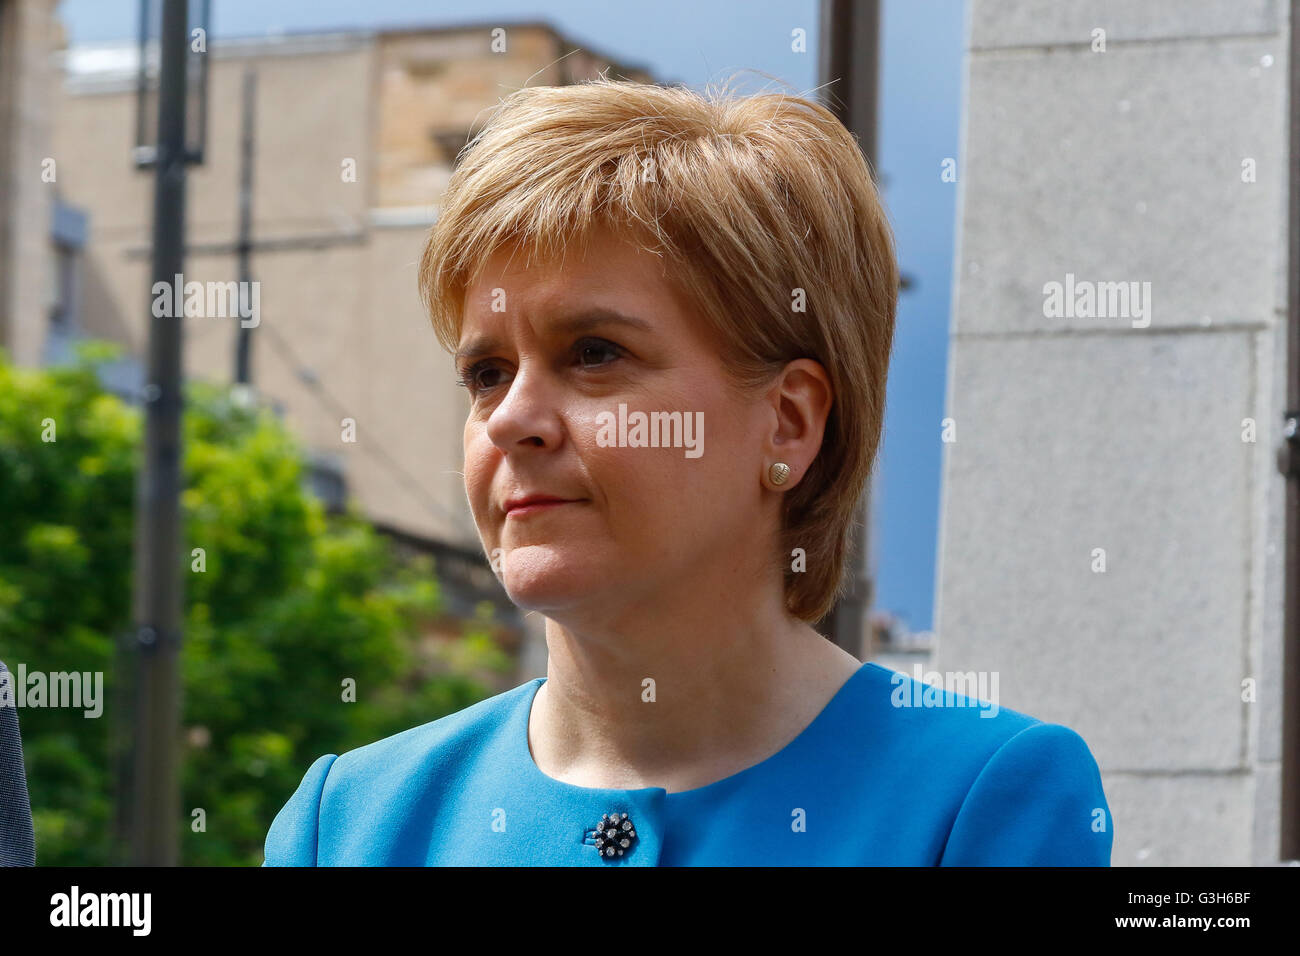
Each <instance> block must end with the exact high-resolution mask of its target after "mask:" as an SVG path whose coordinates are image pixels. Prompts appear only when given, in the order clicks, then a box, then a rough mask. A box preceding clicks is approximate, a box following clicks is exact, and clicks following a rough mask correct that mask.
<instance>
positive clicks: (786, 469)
mask: <svg viewBox="0 0 1300 956" xmlns="http://www.w3.org/2000/svg"><path fill="white" fill-rule="evenodd" d="M767 477H768V480H770V481H771V482H772V484H774V485H784V484H785V481H786V479H787V478H789V477H790V466H789V465H787V464H786V463H785V462H783V461H777V462H773V463H772V465H771V467H769V468H768V469H767Z"/></svg>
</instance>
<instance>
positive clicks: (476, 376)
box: [459, 362, 501, 395]
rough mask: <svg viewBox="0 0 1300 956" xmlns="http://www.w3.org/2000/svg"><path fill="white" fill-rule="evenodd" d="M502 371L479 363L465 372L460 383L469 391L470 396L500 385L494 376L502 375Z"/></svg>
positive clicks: (493, 366)
mask: <svg viewBox="0 0 1300 956" xmlns="http://www.w3.org/2000/svg"><path fill="white" fill-rule="evenodd" d="M500 371H501V369H499V368H497V367H496V366H495V365H489V364H487V363H484V362H478V363H476V364H474V365H471V366H470V367H469V368H468V369H466V370H465V371H464V373H463V374H462V375H461V377H460V380H459V383H460V384H461V385H463V386H465V387H466V388H467V389H469V391H470V394H471V395H473V394H476V393H478V392H481V391H483V390H484V389H488V388H491V387H492V386H494V385H497V384H499V383H498V382H497V381H496V380H495V379H493V378H492V374H493V373H494V372H495V373H500ZM485 376H486V378H485Z"/></svg>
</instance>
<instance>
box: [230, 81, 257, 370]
mask: <svg viewBox="0 0 1300 956" xmlns="http://www.w3.org/2000/svg"><path fill="white" fill-rule="evenodd" d="M256 99H257V73H256V72H254V71H253V69H252V67H249V68H248V69H246V70H245V71H244V132H243V137H242V141H241V144H240V151H239V162H240V166H239V245H238V249H239V281H240V283H241V285H240V288H241V289H246V288H248V286H247V284H246V283H249V282H251V281H252V275H251V267H250V265H249V254H250V253H251V252H252V249H253V120H254V112H253V111H254V107H255V104H256ZM252 333H253V330H252V328H251V327H249V326H247V325H245V324H244V323H243V322H240V323H239V333H238V335H239V338H238V344H237V346H236V349H235V382H236V383H238V384H240V385H247V384H248V382H249V380H250V379H249V353H250V351H251V349H252V345H253V335H252Z"/></svg>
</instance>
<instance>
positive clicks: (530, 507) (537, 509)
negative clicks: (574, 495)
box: [506, 498, 578, 518]
mask: <svg viewBox="0 0 1300 956" xmlns="http://www.w3.org/2000/svg"><path fill="white" fill-rule="evenodd" d="M577 503H578V502H577V501H565V500H561V499H559V498H547V499H538V500H536V501H523V502H520V503H519V504H516V505H511V506H510V508H509V509H508V510H507V511H506V517H507V518H525V517H527V516H528V515H533V514H540V513H541V512H543V511H550V510H551V509H553V508H558V507H559V506H560V505H574V504H577Z"/></svg>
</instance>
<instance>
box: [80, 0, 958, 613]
mask: <svg viewBox="0 0 1300 956" xmlns="http://www.w3.org/2000/svg"><path fill="white" fill-rule="evenodd" d="M883 6H884V22H883V57H882V77H881V104H880V105H881V117H880V138H879V144H880V157H879V163H878V166H879V170H880V173H881V178H882V180H883V184H884V192H885V201H886V205H887V206H888V208H889V212H890V218H891V220H892V222H893V224H894V229H895V234H896V236H897V239H898V250H899V258H900V262H901V266H902V269H903V272H904V273H905V274H906V275H908V276H909V278H910V279H911V280H912V283H913V287H912V288H911V289H910V290H908V291H907V292H905V293H904V294H903V295H902V297H901V298H900V301H899V312H898V329H897V332H896V335H895V340H894V355H893V361H892V365H891V369H890V378H889V393H888V399H887V410H886V416H885V438H884V444H883V450H882V453H881V460H880V463H879V465H878V467H877V472H876V483H875V487H874V497H873V502H872V504H873V507H872V513H873V542H872V550H873V565H874V567H875V569H876V575H877V578H876V604H877V606H878V607H880V608H882V609H885V610H888V611H891V612H893V613H894V614H897V615H898V616H899V617H900V618H902V619H903V620H904V621H905V622H906V623H907V625H908V627H909V628H910V629H911V630H913V631H920V630H928V629H929V628H931V627H932V622H933V610H934V586H935V580H934V572H935V546H936V543H937V535H938V518H939V479H940V465H941V462H942V445H941V444H940V442H939V424H940V421H941V419H942V418H943V415H944V395H945V391H946V381H945V376H946V370H947V363H948V322H949V306H950V300H951V294H950V293H951V272H952V255H953V240H954V227H955V218H954V217H955V201H956V189H957V186H956V184H955V183H945V182H942V181H941V179H940V169H941V164H942V162H943V160H944V158H945V157H953V158H954V159H958V160H960V157H959V156H958V151H957V150H958V137H959V133H960V108H961V84H962V72H963V69H962V68H963V36H964V19H965V2H964V0H884V4H883ZM136 8H137V3H136V0H62V2H61V3H60V5H59V13H60V15H61V17H62V19H63V22H64V24H65V25H66V27H67V30H68V39H69V42H71V43H96V42H106V41H112V40H128V39H131V38H133V37H134V36H135V33H136V30H137V22H136V15H137V14H136ZM496 19H499V20H501V21H502V22H503V23H504V22H509V21H517V20H543V19H544V20H547V21H549V22H551V23H552V24H553V25H554V26H556V27H557V28H558V29H559V30H560V31H561V32H563V33H564V34H566V35H567V36H568V37H570V38H571V39H572V40H574V41H575V42H577V43H579V44H586V45H589V46H590V47H592V48H593V49H595V50H598V51H599V52H601V53H603V54H605V55H607V56H610V57H612V58H614V59H615V60H618V61H620V62H625V63H627V64H628V65H632V66H644V67H647V68H648V69H649V70H650V71H651V72H652V73H653V74H654V75H655V76H656V77H657V78H658V79H660V80H663V81H668V82H680V83H685V84H687V85H690V86H694V87H700V86H703V85H704V84H706V83H709V82H721V81H722V80H723V79H725V78H727V77H728V76H729V75H730V74H732V73H733V72H735V71H738V70H746V69H752V70H759V71H762V72H763V73H768V74H772V75H773V76H775V77H777V78H779V79H780V80H783V81H785V82H787V83H789V84H790V85H791V86H793V87H794V88H795V89H797V90H799V91H800V92H804V91H810V90H812V89H813V87H815V86H816V85H817V61H816V51H817V48H818V33H819V31H818V4H817V2H816V0H743V2H742V0H659V2H657V3H654V4H614V3H610V2H609V0H548V2H546V3H539V2H537V0H533V2H522V0H472V2H469V0H455V2H453V0H437V2H435V0H366V2H364V3H358V0H212V24H211V27H212V29H211V35H212V38H213V39H214V40H220V38H221V37H222V36H248V35H253V34H263V33H268V32H274V31H281V30H283V31H288V32H301V31H309V30H336V29H346V28H349V27H364V28H375V27H398V26H403V27H413V26H446V25H453V24H456V23H483V22H487V21H492V20H496ZM796 27H802V28H803V29H805V30H806V31H807V36H808V52H807V53H804V54H799V53H793V52H792V51H791V50H790V32H791V30H793V29H794V28H796ZM763 82H765V81H764V80H763V79H762V78H761V77H755V78H754V79H753V81H752V83H753V84H754V85H761V84H762V83H763ZM742 88H744V87H742ZM959 168H960V166H959Z"/></svg>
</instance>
